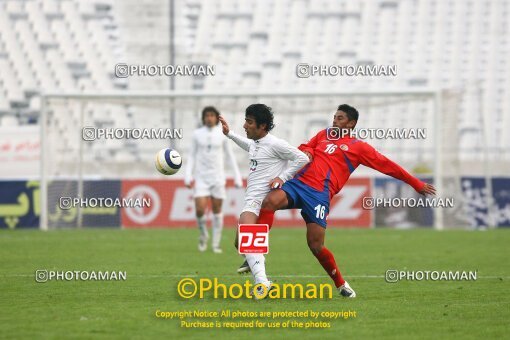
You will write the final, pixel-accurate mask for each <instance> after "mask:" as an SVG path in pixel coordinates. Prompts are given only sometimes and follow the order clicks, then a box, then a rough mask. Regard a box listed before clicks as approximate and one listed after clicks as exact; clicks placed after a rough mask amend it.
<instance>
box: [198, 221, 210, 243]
mask: <svg viewBox="0 0 510 340" xmlns="http://www.w3.org/2000/svg"><path fill="white" fill-rule="evenodd" d="M205 222H206V220H205V215H204V216H200V217H197V224H198V230H199V231H200V237H201V238H204V239H206V240H207V239H208V238H209V233H208V232H207V225H206V224H205Z"/></svg>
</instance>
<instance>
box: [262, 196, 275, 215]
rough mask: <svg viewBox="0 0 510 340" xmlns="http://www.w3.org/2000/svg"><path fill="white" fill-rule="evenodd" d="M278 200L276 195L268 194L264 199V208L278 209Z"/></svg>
mask: <svg viewBox="0 0 510 340" xmlns="http://www.w3.org/2000/svg"><path fill="white" fill-rule="evenodd" d="M278 203H279V202H278V200H277V199H276V197H275V195H271V194H269V195H267V196H266V198H264V200H263V201H262V209H269V210H275V211H276V210H277V209H278Z"/></svg>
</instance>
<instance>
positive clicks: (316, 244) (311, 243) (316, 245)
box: [306, 238, 323, 254]
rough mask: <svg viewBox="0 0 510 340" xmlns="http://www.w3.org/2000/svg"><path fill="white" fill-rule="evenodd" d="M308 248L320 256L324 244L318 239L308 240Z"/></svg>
mask: <svg viewBox="0 0 510 340" xmlns="http://www.w3.org/2000/svg"><path fill="white" fill-rule="evenodd" d="M306 241H307V243H308V248H310V251H311V252H312V253H313V254H318V253H320V252H321V250H322V247H323V244H322V241H321V240H320V239H318V238H307V240H306Z"/></svg>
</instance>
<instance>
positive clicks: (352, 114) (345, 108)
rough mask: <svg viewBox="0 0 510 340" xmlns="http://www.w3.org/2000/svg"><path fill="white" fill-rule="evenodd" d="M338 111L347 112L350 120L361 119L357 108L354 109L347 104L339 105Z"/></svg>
mask: <svg viewBox="0 0 510 340" xmlns="http://www.w3.org/2000/svg"><path fill="white" fill-rule="evenodd" d="M337 110H338V111H343V112H345V114H347V118H348V119H349V120H358V118H359V113H358V110H356V109H355V108H353V107H352V106H350V105H347V104H342V105H339V106H338V109H337Z"/></svg>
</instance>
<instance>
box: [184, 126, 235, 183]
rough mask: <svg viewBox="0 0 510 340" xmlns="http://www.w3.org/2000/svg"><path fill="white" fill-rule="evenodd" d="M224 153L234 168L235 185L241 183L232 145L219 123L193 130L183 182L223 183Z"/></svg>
mask: <svg viewBox="0 0 510 340" xmlns="http://www.w3.org/2000/svg"><path fill="white" fill-rule="evenodd" d="M225 155H226V156H227V158H229V160H230V163H231V165H232V169H233V170H234V180H235V183H236V185H239V186H241V185H242V178H241V174H240V172H239V168H238V166H237V163H236V160H235V157H234V153H233V152H232V147H231V146H230V143H229V141H228V139H227V138H226V137H225V135H224V134H223V132H222V129H221V125H220V124H218V125H216V126H214V127H212V128H210V127H207V126H202V127H200V128H198V129H196V130H195V131H193V139H192V142H191V150H190V154H189V159H188V161H187V163H188V165H187V168H186V176H185V179H184V182H185V184H186V185H189V184H190V183H191V181H192V180H193V178H194V179H195V182H201V183H205V184H207V185H223V186H224V185H225V163H224V159H225Z"/></svg>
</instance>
